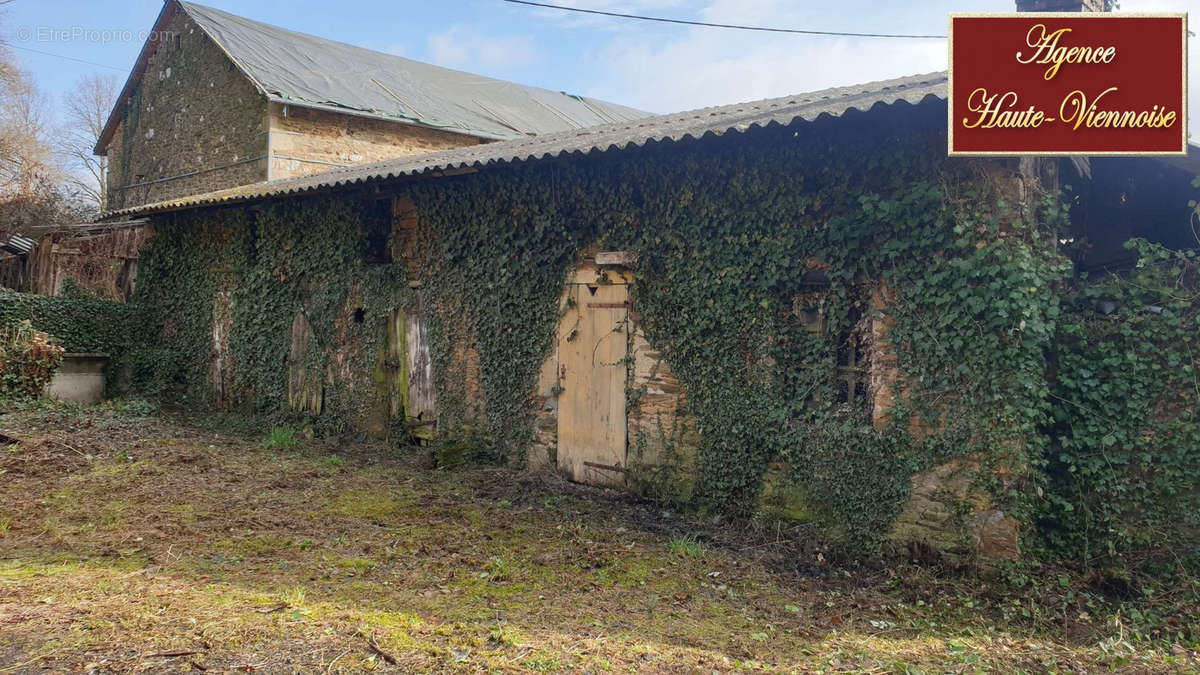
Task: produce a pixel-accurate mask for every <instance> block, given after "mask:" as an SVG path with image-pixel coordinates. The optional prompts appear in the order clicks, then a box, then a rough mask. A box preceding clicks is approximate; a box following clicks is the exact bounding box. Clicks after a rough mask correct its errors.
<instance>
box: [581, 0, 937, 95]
mask: <svg viewBox="0 0 1200 675" xmlns="http://www.w3.org/2000/svg"><path fill="white" fill-rule="evenodd" d="M798 4H799V3H794V2H788V1H787V0H738V1H734V0H715V1H713V2H711V3H710V4H709V5H708V6H707V7H705V8H704V9H703V10H701V12H700V16H701V17H702V19H703V20H705V21H710V22H737V23H742V24H751V25H754V24H757V25H771V26H816V27H824V25H825V24H827V23H828V21H822V20H820V19H822V18H824V17H821V16H818V15H816V14H814V13H813V12H811V11H809V10H808V8H806V7H803V6H798ZM602 58H603V60H604V61H605V62H606V63H608V64H609V70H608V73H609V75H608V78H609V79H608V80H607V81H605V82H604V83H603V85H602V86H601V87H600V88H598V90H596V91H594V92H593V93H595V94H596V95H597V96H599V97H601V98H604V97H607V98H609V99H610V100H611V99H615V100H617V101H619V102H622V103H627V104H629V105H632V106H634V107H640V108H643V109H647V110H651V111H654V112H670V111H676V110H687V109H691V108H699V107H703V106H709V105H718V104H723V103H733V102H737V101H748V100H755V99H760V98H768V97H771V96H786V95H788V94H794V93H798V92H804V91H812V90H815V89H823V88H825V87H833V86H838V85H848V84H854V83H858V82H868V81H871V80H880V79H887V78H890V77H899V76H903V75H913V74H916V73H924V72H931V71H937V70H944V69H945V68H946V44H945V42H944V41H942V40H912V39H855V38H836V37H817V36H796V35H773V34H764V33H751V32H744V31H731V30H720V29H706V28H690V29H685V30H682V31H681V32H680V37H679V38H678V39H675V40H671V41H668V42H665V43H661V44H657V45H647V44H646V43H645V42H644V41H640V40H636V39H623V38H621V37H617V38H615V39H614V40H613V41H612V42H611V43H610V44H609V45H608V47H607V48H606V49H605V50H604V53H603V57H602Z"/></svg>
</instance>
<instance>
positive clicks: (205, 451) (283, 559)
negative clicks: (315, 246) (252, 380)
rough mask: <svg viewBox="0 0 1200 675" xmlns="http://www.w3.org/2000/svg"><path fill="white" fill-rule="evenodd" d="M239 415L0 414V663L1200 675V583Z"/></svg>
mask: <svg viewBox="0 0 1200 675" xmlns="http://www.w3.org/2000/svg"><path fill="white" fill-rule="evenodd" d="M218 422H220V420H214V419H213V418H212V417H207V418H201V417H196V418H191V419H184V418H177V417H170V418H164V417H139V416H136V415H134V414H133V413H131V412H129V411H128V410H126V411H122V410H120V409H118V408H114V407H106V408H97V409H93V410H83V409H78V408H70V407H43V408H36V409H32V410H27V411H23V412H10V413H7V414H4V415H3V416H0V432H3V434H4V435H5V436H6V437H7V439H0V440H3V442H2V443H0V673H9V672H45V671H76V672H79V671H82V672H87V671H89V670H90V671H93V672H127V671H135V672H142V671H147V672H163V671H188V672H201V671H206V670H207V671H213V672H224V671H263V672H293V671H294V672H357V671H363V670H380V671H396V672H414V671H416V672H430V671H432V672H442V671H445V672H461V671H467V672H473V671H487V672H530V671H543V672H587V671H590V672H689V673H690V672H712V671H718V672H726V671H733V670H739V669H743V670H761V671H769V672H775V671H781V672H795V671H799V672H813V671H827V672H846V671H850V672H939V673H940V672H977V671H1006V672H1009V671H1014V670H1025V671H1030V672H1046V671H1059V672H1077V671H1085V670H1086V671H1097V670H1108V669H1110V668H1115V667H1128V668H1132V669H1134V670H1137V671H1161V672H1168V671H1169V672H1179V671H1181V670H1197V669H1200V656H1198V655H1197V652H1196V649H1197V644H1196V642H1195V640H1196V636H1197V634H1198V632H1200V629H1198V622H1200V619H1198V618H1197V615H1198V614H1200V610H1198V608H1197V604H1196V603H1197V601H1196V598H1197V589H1196V586H1194V585H1190V584H1182V585H1165V584H1164V585H1162V586H1159V587H1153V588H1149V587H1142V586H1139V587H1137V588H1132V589H1131V588H1126V587H1120V588H1114V587H1113V584H1112V583H1111V582H1108V581H1102V580H1101V581H1097V579H1096V578H1095V577H1092V576H1087V575H1084V574H1081V573H1075V572H1072V571H1070V570H1065V569H1045V568H1042V569H1023V568H1022V569H1018V568H1012V569H1006V570H990V571H984V572H979V571H976V572H964V571H954V570H945V569H941V570H939V569H934V568H930V567H928V566H926V567H921V566H917V565H913V564H911V563H909V562H908V561H907V560H892V561H890V562H886V561H885V562H881V563H876V564H873V565H871V566H869V567H865V566H864V567H860V566H853V565H850V564H848V563H847V564H836V563H835V562H834V561H835V560H836V559H837V558H836V556H833V555H832V554H828V552H827V551H825V549H823V548H822V547H820V546H819V545H817V544H815V543H813V542H812V541H811V538H806V537H805V536H804V535H803V534H802V532H801V531H798V530H786V531H781V530H778V529H776V528H773V527H771V526H769V525H766V524H761V523H760V524H753V523H729V522H720V521H714V520H713V519H702V518H700V517H698V516H689V515H681V514H677V513H672V512H666V511H664V510H663V508H662V507H661V506H656V505H654V504H650V503H645V502H639V501H637V500H635V499H633V498H631V497H629V496H627V495H624V494H621V493H616V492H611V491H603V490H594V489H590V488H584V487H580V486H574V485H571V484H568V483H565V482H563V481H561V480H560V479H558V478H556V477H554V476H548V475H542V476H538V475H529V474H526V473H522V472H519V471H514V470H509V469H500V468H493V467H468V468H459V469H452V470H446V469H433V468H431V467H430V465H429V458H428V457H427V455H425V454H424V453H423V452H422V451H421V450H419V449H412V450H408V451H397V450H395V449H393V448H389V447H387V446H385V445H382V444H371V443H360V444H353V443H343V444H338V443H326V442H322V441H314V442H306V441H299V442H296V443H294V444H292V443H289V441H290V440H291V439H290V438H289V437H288V435H287V434H285V433H279V432H276V433H275V434H272V435H271V439H272V441H273V442H272V443H270V444H267V443H264V440H265V439H267V438H268V435H269V432H270V429H255V430H247V429H246V428H245V427H244V426H243V427H242V431H240V432H235V431H230V430H229V429H230V428H231V427H229V426H225V427H222V426H221V425H220V424H218ZM289 445H290V446H291V447H288V446H289ZM1104 593H1108V596H1105V594H1104ZM1119 595H1126V596H1131V597H1133V598H1134V599H1131V600H1127V601H1125V602H1120V601H1117V600H1113V599H1110V597H1111V596H1119Z"/></svg>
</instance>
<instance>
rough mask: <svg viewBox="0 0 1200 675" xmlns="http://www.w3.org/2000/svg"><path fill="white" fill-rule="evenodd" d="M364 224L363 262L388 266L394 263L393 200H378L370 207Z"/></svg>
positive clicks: (361, 246) (361, 248)
mask: <svg viewBox="0 0 1200 675" xmlns="http://www.w3.org/2000/svg"><path fill="white" fill-rule="evenodd" d="M366 211H367V212H366V214H365V216H364V219H363V223H362V241H361V243H360V244H361V245H360V250H361V251H362V259H363V262H365V263H367V264H371V265H386V264H388V263H390V262H392V248H391V246H390V243H391V242H390V241H389V240H390V239H391V236H392V200H391V199H376V200H374V201H372V202H371V203H370V205H368V207H367V209H366Z"/></svg>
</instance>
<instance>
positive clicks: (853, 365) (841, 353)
mask: <svg viewBox="0 0 1200 675" xmlns="http://www.w3.org/2000/svg"><path fill="white" fill-rule="evenodd" d="M861 319H862V314H861V313H859V311H858V310H857V309H852V310H850V312H849V314H848V316H847V317H846V322H847V324H848V325H847V327H846V330H845V332H843V333H842V334H841V335H839V336H838V340H837V372H838V382H837V392H838V402H839V403H856V402H859V401H865V400H866V399H867V367H866V366H867V364H866V359H864V358H863V354H862V349H861V345H860V343H859V332H858V324H859V322H860V321H861Z"/></svg>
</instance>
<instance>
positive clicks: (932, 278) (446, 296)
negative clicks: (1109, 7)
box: [98, 1, 1200, 558]
mask: <svg viewBox="0 0 1200 675" xmlns="http://www.w3.org/2000/svg"><path fill="white" fill-rule="evenodd" d="M158 28H159V29H161V31H162V33H160V34H171V33H174V34H175V35H177V36H178V37H177V39H172V40H166V41H161V40H160V41H159V42H158V43H156V44H148V45H147V49H146V50H145V51H144V52H143V55H142V57H141V58H140V59H139V61H138V66H137V69H136V70H135V71H134V74H133V76H132V77H131V79H130V84H129V85H128V86H127V87H126V91H125V93H124V95H123V96H122V99H121V103H120V104H119V105H118V108H117V111H116V113H115V114H114V116H113V120H111V121H110V123H109V130H108V131H107V132H106V135H105V137H104V138H103V139H102V140H101V143H100V145H99V147H98V149H99V150H101V151H105V152H107V153H108V156H109V158H110V162H111V166H112V167H113V169H112V175H111V176H110V195H111V196H110V199H109V204H110V205H112V207H113V209H112V211H111V212H110V213H108V214H107V216H106V217H107V218H108V219H110V220H112V221H129V220H131V219H145V220H146V221H147V222H148V224H149V225H148V226H149V227H151V228H152V231H153V236H152V237H151V238H150V239H149V240H148V241H147V242H146V244H145V245H144V246H142V247H141V250H140V252H139V256H138V263H137V280H136V285H135V288H136V292H135V300H136V302H137V304H138V305H139V306H140V307H141V308H142V309H143V310H144V311H145V312H146V313H147V315H148V317H149V323H150V328H148V329H146V335H147V336H149V337H150V339H149V340H146V344H144V345H143V346H142V348H140V349H139V350H137V353H136V354H133V355H130V356H128V357H127V358H125V362H126V363H128V364H130V365H129V373H130V377H131V378H132V380H133V385H134V386H135V387H136V386H138V385H139V383H140V384H141V386H142V387H143V389H144V390H145V391H147V392H149V393H151V394H153V395H156V396H160V397H161V398H163V399H164V400H165V401H168V402H171V403H175V404H189V405H192V404H198V405H206V406H208V405H215V406H221V407H228V408H239V409H246V410H254V411H259V412H263V413H267V414H270V415H274V416H286V417H288V418H289V419H291V423H292V424H295V425H298V426H300V427H301V428H303V429H304V430H305V431H306V432H307V433H309V434H311V435H324V434H345V433H359V432H366V433H369V434H372V435H376V436H381V437H390V438H393V439H397V440H398V441H400V442H403V443H408V442H415V441H420V442H423V443H427V444H432V445H433V446H434V447H435V448H436V451H437V456H438V457H439V458H440V459H441V461H443V462H446V463H452V462H453V461H457V460H460V459H462V458H464V457H476V458H488V459H491V460H499V461H507V462H512V463H516V464H522V465H525V466H528V467H531V468H539V467H551V468H554V469H557V470H558V471H561V472H563V473H565V474H566V475H568V476H569V477H570V478H571V479H573V480H576V481H579V482H584V483H590V484H594V485H599V486H606V487H620V488H629V489H633V490H637V491H639V492H642V493H644V494H647V495H650V496H652V497H655V498H658V499H662V500H664V501H667V502H672V503H690V504H695V505H699V506H701V507H704V508H711V509H714V510H720V511H728V512H733V513H736V514H739V515H756V516H763V517H768V518H782V519H787V520H790V521H793V522H797V521H798V522H806V523H812V524H814V526H819V527H821V528H822V529H824V530H825V531H826V532H827V533H828V534H830V535H832V536H834V537H836V538H840V539H842V540H845V541H848V542H853V543H855V544H858V545H863V546H876V545H879V544H880V543H882V542H885V541H892V542H898V543H914V542H915V543H918V544H928V545H931V546H933V547H935V548H938V549H941V550H948V551H957V552H961V553H967V554H978V555H982V556H987V557H1007V558H1014V557H1017V556H1019V555H1022V552H1023V551H1025V550H1027V549H1026V547H1029V546H1039V547H1049V546H1056V547H1060V549H1069V548H1070V547H1072V546H1077V545H1079V542H1084V544H1085V545H1087V546H1093V545H1094V542H1095V538H1096V537H1097V536H1100V535H1097V534H1096V531H1097V530H1096V529H1095V528H1096V527H1098V526H1097V525H1096V523H1097V522H1100V521H1103V522H1104V523H1105V524H1104V525H1103V528H1104V532H1105V534H1104V535H1103V536H1105V537H1109V538H1110V541H1111V542H1114V543H1113V546H1114V547H1116V546H1134V543H1133V542H1140V541H1143V539H1144V537H1142V534H1140V533H1143V532H1145V523H1146V522H1148V521H1147V520H1146V519H1147V518H1148V517H1150V516H1148V515H1147V514H1155V515H1154V516H1153V517H1154V518H1179V519H1185V520H1186V519H1188V518H1192V519H1193V520H1194V514H1195V513H1196V512H1198V511H1197V510H1196V509H1195V508H1193V506H1194V502H1195V499H1193V498H1192V497H1187V498H1175V499H1172V500H1171V501H1170V502H1169V503H1168V502H1154V508H1153V509H1145V508H1142V506H1144V505H1145V504H1149V503H1150V502H1151V501H1153V500H1152V498H1153V496H1154V495H1153V494H1149V493H1147V495H1146V496H1145V499H1144V500H1143V501H1140V502H1139V501H1136V500H1135V501H1128V502H1122V501H1120V500H1119V499H1117V496H1118V495H1128V494H1129V490H1130V489H1131V488H1130V486H1132V485H1146V484H1148V483H1149V484H1154V485H1158V486H1160V487H1162V486H1167V485H1172V486H1174V487H1173V488H1171V489H1170V490H1165V491H1163V492H1162V494H1173V495H1181V494H1184V495H1195V494H1196V491H1195V490H1194V487H1195V486H1194V481H1193V483H1192V484H1190V486H1189V485H1187V484H1186V483H1187V479H1186V478H1181V476H1186V475H1187V474H1186V472H1185V471H1180V470H1177V469H1179V468H1180V467H1181V466H1183V465H1185V464H1186V463H1187V462H1194V461H1198V460H1200V447H1197V445H1196V443H1195V442H1194V438H1197V437H1200V435H1197V434H1200V429H1198V428H1197V420H1196V417H1195V410H1196V405H1197V402H1196V401H1195V400H1194V398H1195V391H1197V390H1198V389H1197V387H1196V386H1195V384H1196V383H1195V382H1193V381H1192V379H1194V378H1192V376H1191V375H1189V373H1193V372H1200V371H1198V370H1196V367H1197V366H1200V364H1196V363H1195V358H1196V357H1195V355H1191V354H1190V353H1187V352H1185V351H1180V348H1179V347H1178V343H1180V342H1182V340H1181V339H1179V335H1182V334H1185V333H1186V331H1188V330H1191V329H1190V328H1189V326H1194V325H1196V324H1195V323H1194V321H1196V307H1195V303H1194V302H1192V301H1191V300H1190V299H1188V298H1189V297H1191V296H1183V295H1179V294H1171V293H1166V294H1165V295H1163V296H1162V297H1159V296H1154V295H1153V294H1152V291H1153V292H1158V291H1154V289H1165V288H1167V287H1168V286H1169V284H1166V283H1165V282H1161V281H1162V280H1161V279H1159V281H1155V282H1153V283H1152V282H1151V281H1150V280H1148V279H1142V278H1141V277H1144V276H1146V275H1153V274H1159V273H1160V272H1161V273H1166V272H1168V271H1174V270H1176V267H1173V266H1172V265H1174V266H1178V269H1182V270H1185V271H1184V272H1181V273H1180V274H1181V276H1178V277H1177V278H1176V282H1177V283H1185V282H1186V283H1192V282H1193V281H1194V272H1195V261H1194V260H1193V259H1191V258H1187V257H1186V256H1185V257H1184V258H1178V257H1177V256H1179V255H1182V254H1178V253H1176V251H1179V250H1181V249H1185V248H1189V247H1194V246H1195V242H1194V241H1193V240H1194V237H1190V238H1189V232H1190V231H1189V229H1188V222H1189V217H1190V215H1191V213H1190V211H1189V208H1188V207H1187V200H1188V193H1189V191H1190V190H1191V187H1190V184H1191V181H1192V180H1193V178H1194V177H1195V175H1196V173H1197V165H1196V162H1195V161H1194V157H1193V158H1188V159H1186V160H1180V161H1175V160H1171V161H1159V160H1150V159H1147V160H1144V161H1143V160H1140V159H1123V158H1091V159H1090V160H1089V159H1087V158H1074V159H1061V160H1060V159H1029V158H1026V159H1021V160H1017V159H997V158H987V159H963V158H949V157H947V155H946V114H947V112H946V76H945V74H944V73H933V74H927V75H918V76H913V77H907V78H900V79H895V80H888V81H882V82H874V83H868V84H862V85H857V86H851V87H842V88H835V89H829V90H824V91H818V92H810V93H806V94H799V95H795V96H788V97H783V98H777V99H769V100H763V101H755V102H751V103H744V104H736V105H729V106H721V107H715V108H707V109H703V110H696V111H690V112H684V113H677V114H670V115H661V116H645V115H644V114H642V113H639V112H637V111H634V110H630V109H628V108H622V107H620V106H614V105H611V104H605V103H601V102H597V101H591V100H587V99H582V98H579V97H572V96H566V95H561V94H552V93H550V92H544V91H542V90H536V89H530V88H519V87H516V85H507V86H501V84H502V83H499V84H496V85H495V89H489V87H491V86H492V84H490V83H493V82H494V81H484V82H483V83H482V84H481V85H480V87H479V88H478V89H477V90H478V91H481V92H494V93H495V97H494V98H491V97H489V98H488V99H486V100H484V99H482V98H479V96H482V94H479V95H476V96H474V97H468V98H464V97H463V95H462V92H463V91H464V90H466V89H471V87H466V86H465V85H464V86H462V87H460V86H459V85H460V84H464V83H465V82H466V80H464V79H462V78H472V77H474V76H467V75H464V74H461V73H450V72H449V71H443V70H441V69H434V68H432V67H430V66H424V65H422V64H415V63H414V62H410V61H406V60H403V59H401V60H397V61H393V60H391V59H395V58H396V57H390V56H385V55H378V54H372V53H365V54H364V53H362V52H363V50H357V49H356V48H351V47H347V46H345V45H337V44H336V43H329V42H327V41H323V40H320V39H319V38H312V37H310V36H297V35H294V34H289V33H287V32H286V31H282V29H277V28H273V27H269V26H262V25H261V24H255V23H253V22H249V21H246V20H244V19H239V18H237V17H231V16H230V15H227V14H222V13H219V12H215V11H214V10H208V9H205V8H201V7H198V6H196V5H191V4H189V3H183V2H175V1H172V2H170V3H168V5H167V7H166V8H165V9H164V12H163V16H162V17H161V18H160V20H159V25H158ZM293 43H294V44H297V45H311V46H312V49H313V50H314V53H315V54H318V55H320V54H324V55H325V56H318V57H316V58H317V60H318V62H323V59H325V58H326V57H328V62H329V63H333V62H335V61H336V60H337V59H338V58H350V56H354V58H361V59H363V60H362V62H361V63H362V64H363V65H362V71H361V72H362V73H363V75H362V76H361V77H355V78H349V79H346V78H341V79H339V81H338V82H336V83H332V82H328V81H324V80H323V79H320V78H317V80H318V81H312V78H309V77H307V76H306V77H304V78H299V79H297V78H296V77H293V76H292V74H290V73H289V69H288V68H286V67H285V68H280V67H278V66H279V64H287V63H290V61H289V59H293V58H295V55H294V53H293V54H291V55H289V52H288V50H289V49H292V47H289V45H291V44H293ZM385 59H386V60H387V61H386V64H384V63H383V62H384V60H385ZM372 64H380V66H379V68H378V69H376V68H375V66H374V65H372ZM388 64H391V65H394V66H395V67H401V66H402V67H404V68H408V69H410V75H411V77H404V78H398V80H391V79H387V78H386V77H385V76H384V71H386V70H387V67H385V66H387V65H388ZM404 82H419V83H420V84H419V86H416V88H415V89H405V88H403V87H402V86H401V85H402V84H403V83H404ZM205 91H220V92H223V94H222V96H214V97H211V99H210V98H209V97H206V96H204V95H197V94H196V92H205ZM489 96H490V94H489ZM218 101H223V102H221V103H218ZM381 111H382V112H381ZM372 160H382V161H372ZM1189 261H1190V262H1189ZM1168 263H1169V265H1168ZM1189 265H1190V267H1189ZM1164 270H1166V271H1164ZM1187 270H1192V271H1190V272H1189V271H1187ZM1113 272H1117V273H1120V275H1125V276H1119V275H1113V274H1111V273H1113ZM1189 275H1192V276H1189ZM1127 278H1137V279H1138V283H1136V284H1132V285H1130V284H1127V283H1125V281H1123V280H1124V279H1127ZM1189 280H1190V281H1189ZM1160 282H1161V283H1160ZM1164 293H1165V291H1164ZM1156 317H1163V318H1162V319H1161V322H1160V319H1159V318H1156ZM1118 328H1119V330H1118ZM1180 331H1183V333H1180ZM1180 363H1187V364H1190V365H1189V366H1188V368H1191V370H1189V369H1188V368H1177V367H1176V366H1179V364H1180ZM1168 364H1173V365H1170V367H1168ZM1097 372H1104V373H1105V375H1104V377H1105V378H1107V379H1110V380H1113V381H1120V380H1122V378H1132V377H1137V378H1141V379H1138V380H1137V382H1136V383H1133V382H1129V383H1128V386H1127V387H1125V388H1121V387H1111V388H1109V387H1105V388H1100V387H1098V386H1092V384H1089V383H1094V382H1095V381H1096V378H1097V377H1098V376H1097V374H1096V373H1097ZM1152 374H1157V376H1152ZM1189 392H1190V393H1189ZM1189 396H1190V397H1191V398H1188V397H1189ZM1181 397H1182V398H1181ZM1080 399H1087V400H1088V404H1087V405H1082V404H1079V403H1078V400H1080ZM1181 400H1182V401H1184V403H1182V404H1180V403H1179V401H1181ZM1118 410H1119V411H1120V412H1119V414H1118V412H1113V411H1118ZM1097 411H1109V412H1106V413H1101V412H1097ZM1105 415H1107V416H1105ZM1089 430H1094V431H1095V434H1094V435H1089V434H1091V431H1089ZM1100 430H1103V433H1101V431H1100ZM1117 439H1124V440H1120V441H1118V440H1117ZM1189 439H1192V440H1189ZM1114 444H1118V445H1119V446H1120V447H1119V452H1120V453H1123V454H1122V455H1121V456H1122V457H1125V458H1126V461H1124V462H1116V463H1114V462H1109V463H1108V464H1107V465H1105V467H1099V468H1097V467H1092V468H1091V469H1089V471H1088V472H1080V471H1078V466H1079V465H1080V463H1083V462H1087V461H1090V460H1089V459H1088V458H1091V457H1095V456H1097V454H1096V453H1097V450H1096V448H1099V447H1105V448H1108V450H1107V451H1106V452H1109V453H1115V452H1118V449H1114ZM1105 456H1106V457H1107V456H1108V455H1105ZM1105 472H1107V473H1105ZM1098 475H1103V476H1104V480H1102V481H1101V480H1099V479H1096V478H1095V476H1098ZM1148 477H1149V478H1148ZM1155 477H1156V478H1155ZM1089 481H1092V482H1089ZM1172 481H1174V482H1172ZM1180 481H1182V483H1181V482H1180ZM1120 504H1128V506H1127V507H1126V506H1118V505H1120ZM1081 512H1086V513H1088V514H1089V516H1088V519H1078V518H1076V516H1073V515H1071V514H1078V513H1081ZM1097 514H1099V515H1097ZM1189 514H1190V515H1189ZM1097 519H1099V520H1097ZM1049 522H1053V523H1055V525H1054V527H1056V528H1057V527H1061V528H1062V529H1061V530H1053V531H1052V530H1051V528H1050V526H1048V525H1045V523H1049ZM1155 522H1160V521H1155ZM1197 531H1200V529H1198V530H1197ZM1140 537H1141V538H1140ZM1117 542H1123V543H1117ZM1138 545H1141V544H1138ZM1155 545H1157V544H1155ZM1155 550H1159V549H1155ZM1163 550H1165V549H1163Z"/></svg>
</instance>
